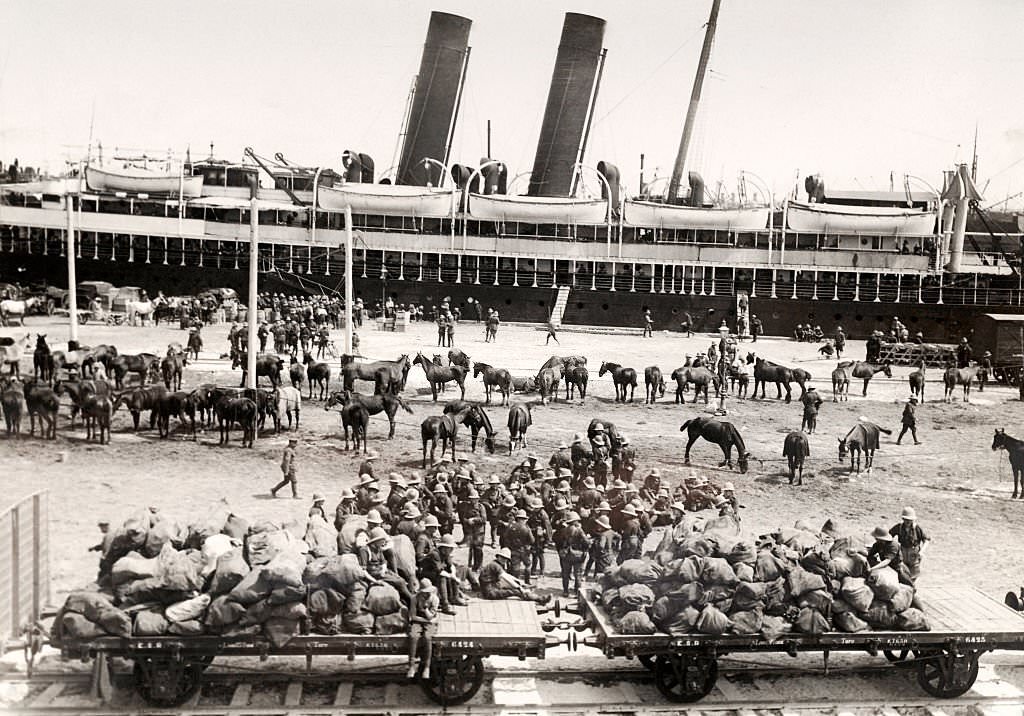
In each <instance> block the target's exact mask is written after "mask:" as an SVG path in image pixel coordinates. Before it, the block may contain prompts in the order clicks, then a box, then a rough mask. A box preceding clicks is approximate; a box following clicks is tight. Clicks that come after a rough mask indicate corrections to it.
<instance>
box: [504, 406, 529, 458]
mask: <svg viewBox="0 0 1024 716" xmlns="http://www.w3.org/2000/svg"><path fill="white" fill-rule="evenodd" d="M531 410H532V409H531V407H530V403H512V406H511V407H510V408H509V409H508V454H509V455H511V454H512V450H513V449H515V448H517V447H519V448H524V447H526V429H527V428H529V427H530V426H531V425H533V413H532V412H531Z"/></svg>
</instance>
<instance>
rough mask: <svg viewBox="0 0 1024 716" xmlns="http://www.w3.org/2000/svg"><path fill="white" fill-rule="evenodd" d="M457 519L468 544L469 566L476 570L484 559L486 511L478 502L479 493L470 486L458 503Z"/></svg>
mask: <svg viewBox="0 0 1024 716" xmlns="http://www.w3.org/2000/svg"><path fill="white" fill-rule="evenodd" d="M459 520H460V521H461V522H462V534H463V535H464V538H463V541H464V542H466V543H467V544H468V545H469V568H470V569H471V570H473V571H478V570H479V569H480V567H481V566H482V565H483V561H484V532H485V530H486V529H487V512H486V510H485V508H484V506H483V505H481V504H480V495H479V493H477V491H476V489H475V488H470V490H469V492H467V493H466V501H465V502H462V503H459Z"/></svg>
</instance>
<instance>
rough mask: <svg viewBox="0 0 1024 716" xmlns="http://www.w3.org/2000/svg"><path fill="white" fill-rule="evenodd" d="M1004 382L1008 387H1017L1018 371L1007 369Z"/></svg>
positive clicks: (1018, 380)
mask: <svg viewBox="0 0 1024 716" xmlns="http://www.w3.org/2000/svg"><path fill="white" fill-rule="evenodd" d="M1005 377H1006V382H1007V383H1009V384H1010V385H1017V384H1019V383H1020V369H1019V368H1018V369H1015V368H1008V369H1007V370H1006V376H1005Z"/></svg>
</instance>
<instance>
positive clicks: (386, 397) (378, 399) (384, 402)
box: [324, 390, 412, 440]
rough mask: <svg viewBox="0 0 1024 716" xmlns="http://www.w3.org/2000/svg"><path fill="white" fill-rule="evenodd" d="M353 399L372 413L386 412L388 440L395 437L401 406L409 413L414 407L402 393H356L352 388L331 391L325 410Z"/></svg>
mask: <svg viewBox="0 0 1024 716" xmlns="http://www.w3.org/2000/svg"><path fill="white" fill-rule="evenodd" d="M353 401H355V402H357V403H360V404H362V406H363V407H364V408H366V412H367V413H369V414H370V415H376V414H377V413H384V414H385V415H386V416H387V417H388V423H389V425H390V429H389V430H388V440H391V439H392V438H394V437H395V416H396V415H397V414H398V409H399V408H401V409H402V410H404V411H405V412H407V413H410V414H411V413H412V408H410V407H409V405H408V404H407V403H406V402H405V401H404V400H402V396H400V395H396V394H394V393H374V394H373V395H363V394H362V393H354V392H352V391H351V390H343V391H341V392H334V393H331V395H330V397H328V398H327V403H326V404H325V405H324V410H330V409H331V408H333V407H334V406H335V405H348V404H349V403H351V402H353Z"/></svg>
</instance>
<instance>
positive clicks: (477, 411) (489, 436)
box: [444, 400, 496, 454]
mask: <svg viewBox="0 0 1024 716" xmlns="http://www.w3.org/2000/svg"><path fill="white" fill-rule="evenodd" d="M467 409H468V410H467ZM464 410H466V417H465V418H464V419H463V421H462V424H463V425H465V426H466V427H468V428H469V430H470V434H471V435H472V443H471V444H470V452H476V441H477V438H478V437H479V435H480V431H481V430H483V431H484V448H485V449H486V450H487V452H489V453H491V454H493V453H494V449H495V448H494V437H495V435H496V433H495V431H494V427H493V426H492V425H491V419H490V418H489V417H487V413H486V411H484V408H483V406H482V405H478V404H476V403H467V402H466V401H465V400H451V401H449V402H448V403H446V404H445V406H444V412H445V413H446V414H453V413H461V412H462V411H464Z"/></svg>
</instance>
